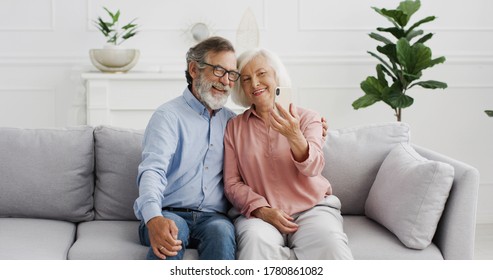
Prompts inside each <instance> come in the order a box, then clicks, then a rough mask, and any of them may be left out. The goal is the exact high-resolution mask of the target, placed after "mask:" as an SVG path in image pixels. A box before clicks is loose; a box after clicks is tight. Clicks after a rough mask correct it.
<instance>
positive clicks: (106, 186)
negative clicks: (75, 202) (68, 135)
mask: <svg viewBox="0 0 493 280" xmlns="http://www.w3.org/2000/svg"><path fill="white" fill-rule="evenodd" d="M142 137H143V131H140V130H132V129H123V128H116V127H109V126H98V127H96V128H95V129H94V142H95V150H96V156H95V157H96V172H95V173H96V189H95V193H94V200H95V201H94V208H95V211H96V219H105V220H136V217H135V214H134V212H133V203H134V201H135V199H136V198H137V196H138V193H139V192H138V188H137V168H138V165H139V163H140V161H141V157H142V148H141V147H142Z"/></svg>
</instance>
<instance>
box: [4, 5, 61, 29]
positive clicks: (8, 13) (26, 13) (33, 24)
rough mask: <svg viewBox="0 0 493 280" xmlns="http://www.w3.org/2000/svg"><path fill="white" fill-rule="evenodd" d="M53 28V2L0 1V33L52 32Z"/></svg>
mask: <svg viewBox="0 0 493 280" xmlns="http://www.w3.org/2000/svg"><path fill="white" fill-rule="evenodd" d="M26 7H29V8H26ZM17 15H21V17H20V18H17ZM54 26H55V0H36V1H30V0H9V1H0V32H1V31H15V32H25V31H53V30H54Z"/></svg>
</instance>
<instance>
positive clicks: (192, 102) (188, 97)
mask: <svg viewBox="0 0 493 280" xmlns="http://www.w3.org/2000/svg"><path fill="white" fill-rule="evenodd" d="M183 98H185V101H186V102H187V104H188V105H189V106H190V107H191V108H192V110H194V111H195V112H197V113H199V114H200V115H207V116H208V115H209V110H207V108H206V107H205V105H204V104H202V102H200V101H199V100H198V99H197V97H195V95H193V93H192V91H191V90H190V87H189V86H188V87H187V88H186V89H185V90H184V91H183ZM220 110H222V108H219V109H217V110H214V115H215V114H216V113H217V112H219V111H220Z"/></svg>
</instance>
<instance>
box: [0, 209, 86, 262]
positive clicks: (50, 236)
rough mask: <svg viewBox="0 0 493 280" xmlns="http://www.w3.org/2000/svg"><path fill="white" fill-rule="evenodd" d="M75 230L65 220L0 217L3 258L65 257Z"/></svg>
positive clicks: (45, 258) (47, 258)
mask: <svg viewBox="0 0 493 280" xmlns="http://www.w3.org/2000/svg"><path fill="white" fill-rule="evenodd" d="M75 230H76V226H75V224H74V223H71V222H66V221H54V220H45V219H24V218H0V240H1V241H0V259H1V260H65V259H67V254H68V251H69V249H70V246H72V244H73V242H74V239H75Z"/></svg>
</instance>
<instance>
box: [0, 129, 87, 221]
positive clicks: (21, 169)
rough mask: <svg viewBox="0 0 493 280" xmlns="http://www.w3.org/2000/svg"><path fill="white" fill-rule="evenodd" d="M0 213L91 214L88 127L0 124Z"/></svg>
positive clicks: (21, 215)
mask: <svg viewBox="0 0 493 280" xmlns="http://www.w3.org/2000/svg"><path fill="white" fill-rule="evenodd" d="M0 135H1V137H0V159H1V160H0V178H1V181H2V182H1V184H0V194H1V195H0V217H14V218H40V219H53V220H66V221H70V222H81V221H89V220H92V219H93V218H94V211H93V208H94V201H93V193H94V176H93V171H94V140H93V128H92V127H89V126H80V127H73V128H52V129H21V128H0Z"/></svg>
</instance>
